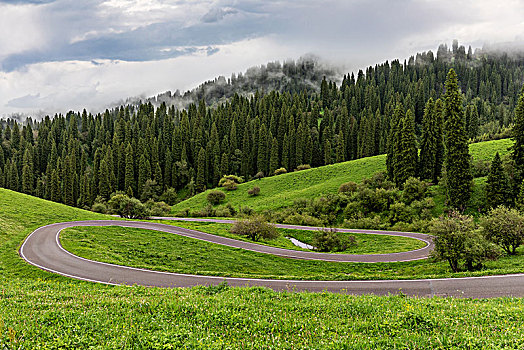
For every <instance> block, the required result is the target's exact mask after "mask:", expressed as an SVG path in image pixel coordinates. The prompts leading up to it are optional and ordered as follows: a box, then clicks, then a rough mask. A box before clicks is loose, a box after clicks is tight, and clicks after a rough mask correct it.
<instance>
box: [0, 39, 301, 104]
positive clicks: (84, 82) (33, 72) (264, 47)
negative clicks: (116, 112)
mask: <svg viewBox="0 0 524 350" xmlns="http://www.w3.org/2000/svg"><path fill="white" fill-rule="evenodd" d="M218 49H219V51H218V52H217V53H215V54H213V55H210V56H208V55H207V54H206V52H207V51H206V50H200V51H198V52H197V53H196V54H194V55H191V56H182V57H178V58H172V59H167V60H161V61H148V62H125V61H111V60H100V61H97V62H87V61H68V62H49V63H38V64H32V65H30V66H28V67H27V69H26V70H24V71H13V72H9V73H0V105H3V106H5V107H4V108H3V112H4V113H12V112H21V113H24V112H33V111H44V112H46V113H50V114H54V113H55V112H64V111H67V110H69V109H73V110H81V109H82V108H84V107H88V108H90V109H100V108H103V107H104V106H107V105H108V104H110V103H112V102H115V101H118V100H120V99H123V98H126V97H131V96H137V95H154V94H156V93H160V92H163V91H167V90H171V91H174V90H176V89H180V90H187V89H190V88H193V87H196V86H197V85H199V84H200V83H202V82H203V81H205V80H208V79H211V78H214V77H215V76H217V75H225V76H229V75H230V74H231V73H232V72H242V71H244V70H245V69H247V68H249V67H250V66H252V65H260V64H264V63H266V62H268V61H274V60H277V59H278V60H284V59H288V58H293V57H297V56H299V55H300V52H298V51H296V50H295V49H294V48H292V47H288V46H282V45H279V44H278V43H276V42H275V41H274V40H272V39H271V38H261V39H251V40H245V41H241V42H236V43H234V44H228V45H222V46H219V47H218ZM23 103H25V106H24V105H23Z"/></svg>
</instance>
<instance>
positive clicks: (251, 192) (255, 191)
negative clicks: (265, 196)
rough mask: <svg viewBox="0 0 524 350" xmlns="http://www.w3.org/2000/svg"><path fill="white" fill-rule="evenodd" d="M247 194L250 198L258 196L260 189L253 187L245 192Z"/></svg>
mask: <svg viewBox="0 0 524 350" xmlns="http://www.w3.org/2000/svg"><path fill="white" fill-rule="evenodd" d="M247 194H248V195H250V196H252V197H255V196H258V195H259V194H260V187H258V186H254V187H253V188H252V189H249V190H247Z"/></svg>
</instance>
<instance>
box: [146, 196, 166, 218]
mask: <svg viewBox="0 0 524 350" xmlns="http://www.w3.org/2000/svg"><path fill="white" fill-rule="evenodd" d="M145 206H146V208H147V210H148V211H149V215H151V216H167V215H168V214H169V213H170V212H171V207H170V206H169V205H167V203H166V202H155V201H153V200H148V201H147V202H146V204H145Z"/></svg>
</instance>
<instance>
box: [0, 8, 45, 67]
mask: <svg viewBox="0 0 524 350" xmlns="http://www.w3.org/2000/svg"><path fill="white" fill-rule="evenodd" d="M42 22H43V21H42V18H40V16H39V10H38V6H36V5H9V4H2V3H0V33H1V34H0V68H1V61H2V59H3V58H4V57H6V56H8V55H11V54H16V53H20V52H23V51H27V50H34V49H40V48H42V47H43V46H44V45H45V44H46V34H47V33H46V29H45V26H44V24H43V23H42Z"/></svg>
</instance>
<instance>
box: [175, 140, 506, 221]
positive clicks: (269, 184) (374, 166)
mask: <svg viewBox="0 0 524 350" xmlns="http://www.w3.org/2000/svg"><path fill="white" fill-rule="evenodd" d="M512 144H513V141H511V140H510V139H502V140H494V141H486V142H479V143H474V144H471V145H470V154H471V155H472V157H473V159H474V160H483V161H491V160H492V158H493V156H494V155H495V153H496V152H499V153H500V155H501V156H504V155H506V154H508V152H509V151H508V148H509V147H510V146H511V145H512ZM385 170H386V155H379V156H375V157H368V158H362V159H356V160H352V161H349V162H344V163H338V164H333V165H327V166H323V167H318V168H314V169H309V170H303V171H298V172H291V173H288V174H283V175H278V176H272V177H266V178H263V179H260V180H254V181H250V182H247V183H243V184H240V185H239V186H238V189H237V190H236V191H225V192H226V201H225V202H224V204H225V203H230V204H231V205H233V207H235V208H237V209H238V208H240V207H241V206H248V207H251V208H253V209H254V210H255V211H257V212H262V211H264V210H277V209H280V208H284V207H288V206H290V205H292V204H293V202H294V201H295V200H296V199H301V198H306V199H312V198H316V197H319V196H321V195H324V194H328V193H336V191H337V190H338V188H339V186H340V184H342V183H344V182H348V181H354V182H357V183H358V182H360V181H362V180H363V179H364V178H369V177H371V176H372V175H373V174H375V173H377V172H380V171H385ZM253 186H258V187H260V195H258V196H256V197H250V196H249V195H248V194H247V191H248V190H249V189H251V188H253ZM209 191H210V190H208V191H206V192H203V193H200V194H198V195H196V196H194V197H191V198H189V199H187V200H185V201H183V202H180V203H178V204H176V205H174V206H173V207H172V210H171V212H172V213H173V214H175V215H176V214H177V213H181V212H184V211H186V210H189V209H190V210H191V211H192V212H194V211H198V210H201V209H203V208H205V207H206V206H207V205H208V204H209V203H208V202H207V200H206V196H207V193H208V192H209ZM437 205H439V204H438V203H437ZM442 206H443V202H442Z"/></svg>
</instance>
